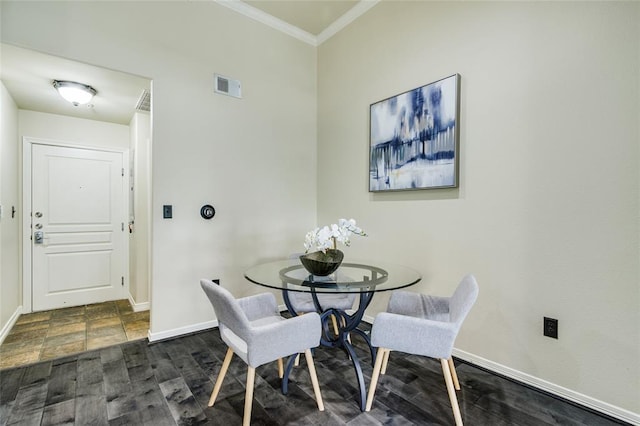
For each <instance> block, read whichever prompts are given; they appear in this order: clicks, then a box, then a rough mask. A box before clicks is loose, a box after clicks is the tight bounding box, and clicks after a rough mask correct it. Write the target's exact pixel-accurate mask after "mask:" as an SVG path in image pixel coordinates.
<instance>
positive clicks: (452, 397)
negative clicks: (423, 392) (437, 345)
mask: <svg viewBox="0 0 640 426" xmlns="http://www.w3.org/2000/svg"><path fill="white" fill-rule="evenodd" d="M440 363H441V364H442V374H443V375H444V381H445V383H446V384H447V392H448V393H449V401H451V408H452V410H453V418H454V419H455V421H456V426H462V416H461V415H460V407H459V406H458V398H457V397H456V390H455V388H454V387H453V379H452V378H451V370H449V361H448V360H446V359H441V360H440Z"/></svg>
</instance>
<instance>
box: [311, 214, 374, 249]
mask: <svg viewBox="0 0 640 426" xmlns="http://www.w3.org/2000/svg"><path fill="white" fill-rule="evenodd" d="M351 235H360V236H362V237H366V236H367V234H366V233H365V232H364V231H363V230H362V229H360V228H358V227H357V226H356V221H355V219H349V220H347V219H339V220H338V223H337V224H335V223H333V224H331V225H326V226H323V227H322V228H316V229H314V230H312V231H309V232H307V235H305V237H304V248H305V249H306V252H307V253H308V252H309V250H311V249H315V250H319V251H322V252H323V253H326V252H327V249H335V248H336V245H337V243H342V244H344V245H345V246H349V245H350V244H351V240H350V237H351Z"/></svg>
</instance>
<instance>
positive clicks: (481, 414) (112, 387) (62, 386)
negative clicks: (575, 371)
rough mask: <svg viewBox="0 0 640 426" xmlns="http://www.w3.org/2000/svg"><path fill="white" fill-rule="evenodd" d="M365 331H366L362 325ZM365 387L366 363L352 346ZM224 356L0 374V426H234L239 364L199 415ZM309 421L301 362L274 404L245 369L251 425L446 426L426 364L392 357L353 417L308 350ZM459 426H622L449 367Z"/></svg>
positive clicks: (80, 358) (331, 361)
mask: <svg viewBox="0 0 640 426" xmlns="http://www.w3.org/2000/svg"><path fill="white" fill-rule="evenodd" d="M365 327H366V326H365ZM354 340H355V342H354V343H356V346H357V349H358V354H359V356H360V357H361V359H363V360H364V361H363V370H364V374H365V376H366V383H367V385H368V383H369V379H370V376H371V370H372V367H371V363H370V359H369V356H368V355H367V352H365V351H364V347H363V345H362V343H359V342H358V340H359V338H357V337H356V338H354ZM225 352H226V346H225V345H224V343H222V341H221V340H220V336H219V332H218V329H217V328H216V329H212V330H209V331H205V332H201V333H196V334H193V335H189V336H185V337H181V338H176V339H172V340H169V341H164V342H159V343H154V344H151V345H150V344H148V342H147V341H146V340H139V341H134V342H128V343H122V344H119V345H117V346H111V347H108V348H103V349H96V350H93V351H89V352H84V353H81V354H76V355H72V356H67V357H64V358H58V359H54V360H49V361H44V362H39V363H36V364H32V365H28V366H24V367H19V368H12V369H8V370H3V371H0V425H3V426H4V425H14V424H18V425H40V424H41V425H61V424H76V425H154V426H161V425H176V424H178V425H195V424H211V425H225V426H232V425H239V424H240V423H241V419H242V411H243V404H244V384H245V380H246V365H245V364H244V363H243V362H242V361H241V360H240V359H239V358H237V357H234V360H233V361H232V363H231V366H230V367H229V372H228V373H227V376H226V378H225V381H224V384H223V386H222V390H221V392H220V395H219V397H218V401H217V402H216V405H215V407H213V408H209V407H207V402H208V399H209V396H210V393H211V390H212V388H213V383H214V381H215V379H216V377H217V374H218V372H219V370H220V366H221V364H222V360H223V358H224V355H225ZM315 364H316V368H317V371H318V378H319V381H320V387H321V388H320V389H321V391H322V396H323V399H324V403H325V411H324V412H319V411H318V409H317V406H316V402H315V399H314V397H313V390H312V387H311V380H310V378H309V374H308V370H307V368H306V365H305V363H304V357H302V360H301V362H300V366H299V367H297V368H295V369H294V372H293V373H292V375H291V381H290V386H289V394H288V395H286V396H285V395H282V394H281V392H280V390H279V387H280V379H278V374H277V367H276V364H275V363H272V364H268V365H264V366H262V367H259V368H258V369H257V370H256V384H255V393H254V402H253V415H252V420H253V421H252V424H253V425H324V426H327V425H353V426H355V425H451V424H453V415H452V412H451V407H450V404H449V399H448V396H447V392H446V388H445V384H444V380H443V378H442V373H441V369H440V363H439V362H438V361H437V360H431V359H427V358H422V357H416V356H410V355H405V354H401V353H396V352H394V353H392V356H391V360H390V362H389V369H388V371H387V374H386V375H384V376H381V379H380V382H379V384H378V391H377V392H376V399H375V400H374V404H373V409H372V411H371V412H368V413H362V412H360V410H359V408H358V404H357V401H358V396H357V395H358V392H357V385H356V382H355V374H354V372H353V368H352V365H351V361H349V359H348V358H347V357H346V355H345V354H344V353H343V352H341V351H337V350H332V349H327V348H318V349H317V350H316V351H315ZM456 367H457V371H458V376H459V378H460V384H461V387H462V390H461V391H460V392H458V399H459V403H460V409H461V412H462V418H463V420H464V422H465V424H466V425H483V426H484V425H536V426H538V425H615V424H624V423H621V422H617V421H615V420H613V419H610V418H606V417H604V416H601V415H598V414H597V413H594V412H592V411H590V410H587V409H583V408H581V407H578V406H576V405H573V404H571V403H568V402H565V401H562V400H559V399H557V398H555V397H552V396H550V395H547V394H545V393H542V392H539V391H537V390H535V389H531V388H529V387H527V386H523V385H521V384H518V383H515V382H513V381H510V380H508V379H505V378H503V377H500V376H496V375H494V374H491V373H489V372H487V371H484V370H482V369H479V368H476V367H474V366H472V365H469V364H466V363H463V362H459V361H456Z"/></svg>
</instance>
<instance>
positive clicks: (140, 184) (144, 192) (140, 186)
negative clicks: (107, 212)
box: [129, 112, 151, 310]
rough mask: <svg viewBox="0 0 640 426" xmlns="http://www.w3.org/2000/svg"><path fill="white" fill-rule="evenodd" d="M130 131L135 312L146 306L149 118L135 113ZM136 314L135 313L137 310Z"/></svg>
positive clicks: (131, 271)
mask: <svg viewBox="0 0 640 426" xmlns="http://www.w3.org/2000/svg"><path fill="white" fill-rule="evenodd" d="M129 127H130V129H131V150H130V160H131V164H132V168H131V169H132V170H133V176H132V178H133V181H132V182H133V183H132V185H130V186H132V187H133V197H132V198H133V199H132V200H131V202H132V206H133V209H132V210H131V213H132V214H133V215H132V216H131V217H130V218H129V220H130V221H133V222H134V224H133V232H132V233H131V234H129V253H130V254H129V286H130V287H129V292H130V293H131V297H132V299H133V306H134V309H136V308H138V309H140V307H144V308H146V307H147V306H148V305H149V241H150V232H149V231H150V226H151V223H150V220H149V219H150V217H151V216H150V215H151V212H150V211H149V208H150V205H151V182H150V177H151V175H150V172H151V168H150V162H151V117H150V115H149V114H146V113H141V112H136V113H135V114H134V115H133V118H132V119H131V123H130V124H129ZM136 310H137V309H136Z"/></svg>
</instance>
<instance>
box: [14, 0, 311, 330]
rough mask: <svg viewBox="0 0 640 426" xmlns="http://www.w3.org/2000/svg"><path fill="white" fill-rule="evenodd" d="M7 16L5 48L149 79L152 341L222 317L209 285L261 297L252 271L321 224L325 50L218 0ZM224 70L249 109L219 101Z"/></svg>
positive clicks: (32, 8)
mask: <svg viewBox="0 0 640 426" xmlns="http://www.w3.org/2000/svg"><path fill="white" fill-rule="evenodd" d="M1 6H2V28H1V31H2V33H1V34H2V41H3V42H6V43H9V44H15V45H19V46H21V47H26V48H32V49H35V50H39V51H43V52H46V53H49V54H54V55H59V56H63V57H67V58H70V59H75V60H79V61H83V62H87V63H90V64H93V65H98V66H105V67H108V68H112V69H116V70H120V71H124V72H128V73H132V74H136V75H141V76H145V77H148V78H151V79H152V80H153V114H152V120H153V122H152V128H153V149H152V151H153V152H152V164H153V172H152V177H153V178H152V182H153V190H152V193H153V201H152V203H153V204H152V217H153V219H152V230H153V231H152V247H151V250H152V277H151V332H152V338H154V336H162V337H165V336H169V335H172V334H176V333H180V332H184V331H188V330H190V329H193V326H194V324H195V325H196V328H197V324H205V323H207V322H209V321H211V320H212V318H213V317H212V309H211V306H210V304H209V303H208V301H206V300H205V297H204V295H203V292H202V290H201V289H200V287H199V279H200V278H203V277H205V278H221V279H222V283H223V285H227V286H229V287H230V288H231V289H232V291H233V292H234V293H235V294H236V295H238V296H241V295H246V294H250V293H257V292H260V291H262V289H260V288H258V287H256V286H254V285H252V284H249V283H248V282H247V281H246V280H245V279H244V278H243V271H244V270H245V269H246V268H248V267H249V266H251V265H254V264H256V263H258V262H260V261H264V260H267V259H273V258H277V257H281V256H283V254H285V253H290V252H293V251H299V250H300V247H301V244H302V239H303V236H304V234H305V232H306V231H307V230H308V229H309V228H310V227H312V226H313V225H315V222H316V221H315V218H316V49H315V48H314V47H312V46H310V45H307V44H304V43H302V42H300V41H298V40H295V39H293V38H291V37H289V36H286V35H284V34H282V33H279V32H278V31H276V30H274V29H272V28H269V27H267V26H265V25H262V24H260V23H258V22H255V21H253V20H250V19H247V18H245V17H243V16H241V15H239V14H237V13H235V12H233V11H232V10H229V9H227V8H225V7H223V6H219V5H217V4H215V3H213V2H56V1H53V2H49V1H43V2H20V1H16V2H11V1H3V2H2V3H1ZM176 17H179V19H177V18H176ZM65 28H73V30H72V31H64V30H63V29H65ZM214 73H220V74H223V75H227V76H230V77H233V78H238V79H240V80H241V81H242V84H243V87H242V92H243V99H234V98H231V97H227V96H223V95H218V94H214V92H213V74H214ZM208 203H211V204H213V205H214V206H215V207H216V209H217V215H216V217H215V218H214V219H213V220H211V221H205V220H204V219H202V218H200V216H199V210H200V207H201V206H202V205H203V204H208ZM163 204H172V205H173V216H174V218H173V219H171V220H166V219H162V215H161V213H162V205H163Z"/></svg>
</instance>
